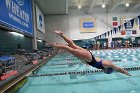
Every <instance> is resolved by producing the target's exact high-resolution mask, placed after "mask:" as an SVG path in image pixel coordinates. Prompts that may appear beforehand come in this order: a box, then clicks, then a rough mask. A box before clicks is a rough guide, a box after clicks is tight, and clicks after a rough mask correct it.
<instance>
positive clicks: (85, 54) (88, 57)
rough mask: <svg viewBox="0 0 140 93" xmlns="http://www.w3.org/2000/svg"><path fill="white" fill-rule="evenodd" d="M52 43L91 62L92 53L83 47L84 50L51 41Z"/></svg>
mask: <svg viewBox="0 0 140 93" xmlns="http://www.w3.org/2000/svg"><path fill="white" fill-rule="evenodd" d="M50 45H51V46H53V47H56V48H58V49H62V50H66V51H68V52H70V53H71V54H73V55H74V56H75V57H77V58H79V59H81V60H84V61H88V62H90V61H91V60H92V57H91V54H90V53H89V52H88V51H86V50H84V49H82V50H80V49H74V48H72V47H69V46H67V45H63V44H56V43H51V44H50Z"/></svg>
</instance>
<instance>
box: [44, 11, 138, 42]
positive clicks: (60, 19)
mask: <svg viewBox="0 0 140 93" xmlns="http://www.w3.org/2000/svg"><path fill="white" fill-rule="evenodd" d="M87 11H88V10H79V9H76V10H69V15H49V16H46V20H45V24H46V25H47V26H46V38H47V41H48V42H64V41H62V40H61V38H59V37H56V35H53V34H52V33H50V32H51V31H54V30H56V29H57V30H62V31H64V33H65V34H66V35H67V36H69V37H70V38H71V39H73V40H79V39H89V38H93V37H95V36H97V35H101V34H102V33H105V32H107V31H110V30H111V28H110V27H108V25H109V24H111V25H112V17H118V19H119V17H136V16H138V15H140V14H139V12H138V11H136V12H131V13H126V12H123V11H116V12H115V13H113V12H112V13H108V14H107V13H106V12H105V11H104V10H103V9H101V10H98V11H93V12H92V13H90V14H88V13H87ZM85 17H86V18H88V17H93V18H95V19H96V25H97V31H96V33H80V29H79V19H80V18H85ZM137 32H138V33H137V35H140V31H137ZM112 37H121V34H120V33H118V34H116V35H114V36H112Z"/></svg>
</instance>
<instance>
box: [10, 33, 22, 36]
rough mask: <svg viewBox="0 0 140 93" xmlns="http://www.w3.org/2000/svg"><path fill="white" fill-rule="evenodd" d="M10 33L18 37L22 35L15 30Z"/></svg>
mask: <svg viewBox="0 0 140 93" xmlns="http://www.w3.org/2000/svg"><path fill="white" fill-rule="evenodd" d="M10 33H11V34H13V35H15V36H20V37H24V35H23V34H20V33H17V32H10Z"/></svg>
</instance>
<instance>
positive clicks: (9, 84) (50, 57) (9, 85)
mask: <svg viewBox="0 0 140 93" xmlns="http://www.w3.org/2000/svg"><path fill="white" fill-rule="evenodd" d="M55 55H56V54H55ZM55 55H52V56H49V57H47V58H46V60H43V62H40V63H39V64H37V65H36V66H32V67H31V68H29V69H28V70H26V71H25V72H23V73H21V74H19V75H18V76H16V77H14V78H13V79H11V80H10V81H9V82H7V83H6V84H4V85H3V87H1V88H0V93H4V92H5V91H6V90H7V89H9V88H10V87H12V86H13V85H15V84H16V83H18V82H19V81H20V80H22V79H23V78H24V77H26V76H28V75H30V74H31V73H32V71H34V70H36V69H38V68H39V67H41V66H42V65H44V64H45V63H46V62H47V61H49V60H50V59H52V58H53V57H54V56H55Z"/></svg>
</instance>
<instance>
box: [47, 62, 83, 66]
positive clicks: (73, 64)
mask: <svg viewBox="0 0 140 93" xmlns="http://www.w3.org/2000/svg"><path fill="white" fill-rule="evenodd" d="M81 63H82V62H77V63H72V62H71V63H66V64H49V65H46V66H57V65H77V64H81Z"/></svg>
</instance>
